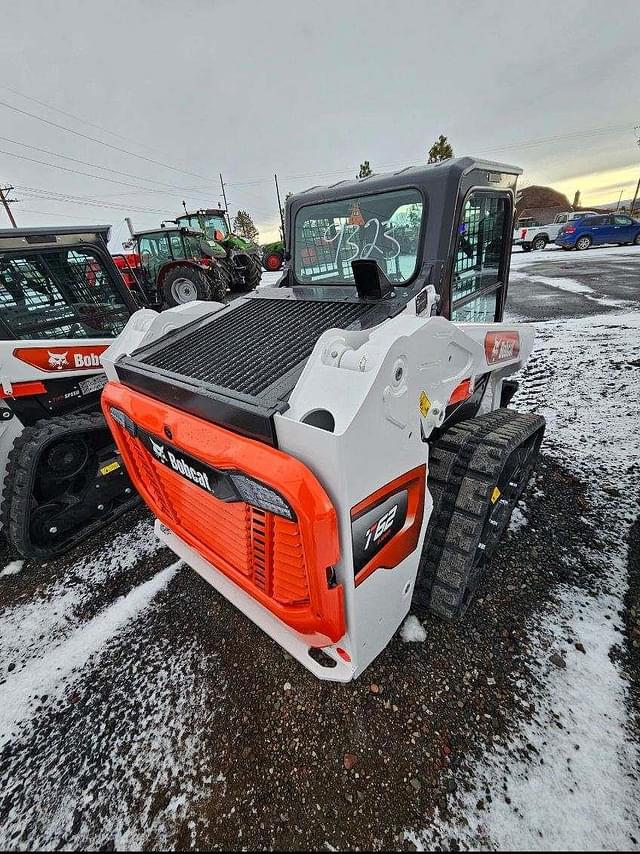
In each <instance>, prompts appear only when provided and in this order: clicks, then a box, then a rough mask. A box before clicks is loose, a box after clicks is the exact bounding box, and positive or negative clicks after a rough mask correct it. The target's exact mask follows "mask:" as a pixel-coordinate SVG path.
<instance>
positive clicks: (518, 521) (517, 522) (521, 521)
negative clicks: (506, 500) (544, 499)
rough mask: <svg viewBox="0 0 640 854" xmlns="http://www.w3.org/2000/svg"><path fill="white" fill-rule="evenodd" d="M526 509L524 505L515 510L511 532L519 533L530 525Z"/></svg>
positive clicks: (510, 527)
mask: <svg viewBox="0 0 640 854" xmlns="http://www.w3.org/2000/svg"><path fill="white" fill-rule="evenodd" d="M525 509H526V508H525V506H524V503H522V504H521V506H520V507H514V508H513V513H512V514H511V521H510V522H509V528H508V530H509V531H519V530H520V528H525V527H526V526H527V525H528V524H529V520H528V518H527V516H526V514H525V512H524V510H525Z"/></svg>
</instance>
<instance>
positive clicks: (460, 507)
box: [413, 409, 545, 619]
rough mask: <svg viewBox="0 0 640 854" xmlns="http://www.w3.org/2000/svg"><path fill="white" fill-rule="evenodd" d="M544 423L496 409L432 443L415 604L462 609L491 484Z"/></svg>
mask: <svg viewBox="0 0 640 854" xmlns="http://www.w3.org/2000/svg"><path fill="white" fill-rule="evenodd" d="M544 424H545V422H544V419H543V418H541V417H540V416H537V415H531V414H518V413H516V412H514V411H513V410H508V409H498V410H495V411H494V412H491V413H489V414H487V415H481V416H479V417H477V418H471V419H469V420H467V421H462V422H460V423H459V424H457V425H455V426H454V427H452V428H451V429H450V430H448V431H447V432H446V433H445V434H444V436H442V437H441V438H440V439H438V440H437V441H436V442H434V443H433V445H432V446H431V450H430V454H429V475H428V485H429V491H430V492H431V495H432V497H433V502H434V506H433V511H432V514H431V518H430V520H429V525H428V527H427V532H426V535H425V542H424V547H423V551H422V556H421V559H420V565H419V568H418V577H417V580H416V588H415V592H414V599H413V604H414V607H415V608H416V609H417V610H421V611H424V610H431V611H434V612H435V613H437V614H439V615H440V616H442V617H445V618H447V619H454V618H456V617H459V616H460V615H461V614H462V613H463V611H464V609H465V607H466V604H467V603H465V593H466V591H467V586H468V581H469V574H470V570H471V567H472V564H473V560H474V558H475V554H476V550H477V548H478V545H479V543H480V541H481V537H482V534H483V530H484V527H485V522H486V519H487V516H488V512H489V508H490V506H491V503H490V502H491V493H492V492H493V488H494V487H495V485H496V483H497V481H498V479H499V476H500V473H501V471H502V469H503V467H504V464H505V462H506V460H507V459H508V457H509V456H510V454H511V453H512V452H513V451H514V450H515V449H516V448H517V447H518V446H519V445H522V444H524V443H525V442H526V441H527V440H528V439H530V438H531V437H532V436H533V435H534V434H535V433H538V432H540V433H541V432H542V431H543V430H544ZM514 503H515V502H514ZM511 509H513V508H512V507H511V508H510V509H509V513H508V514H507V515H506V517H505V519H504V521H503V524H502V525H501V526H500V529H499V530H496V531H495V532H493V534H494V535H493V536H492V537H491V540H490V541H489V542H487V543H486V544H485V559H488V558H489V556H490V554H491V552H492V551H493V549H494V548H495V545H496V544H497V542H498V541H499V537H500V534H501V533H502V531H503V530H504V527H505V526H506V522H507V521H508V519H509V516H510V513H511Z"/></svg>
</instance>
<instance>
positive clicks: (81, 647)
mask: <svg viewBox="0 0 640 854" xmlns="http://www.w3.org/2000/svg"><path fill="white" fill-rule="evenodd" d="M179 565H180V561H177V562H176V563H174V564H172V565H171V566H168V567H167V568H166V569H163V570H162V571H161V572H159V573H158V574H157V575H155V576H154V577H153V578H151V579H149V581H145V582H144V584H140V585H139V586H138V587H135V588H134V589H133V590H132V591H131V592H130V593H128V594H127V595H126V596H121V597H120V598H119V599H117V600H116V601H115V602H114V603H113V604H112V605H109V607H107V608H105V609H104V611H102V612H101V613H100V614H98V616H97V617H94V618H93V619H92V620H90V621H89V622H88V623H86V624H85V625H84V626H82V627H81V628H79V629H77V630H76V631H74V632H73V633H72V634H71V635H70V636H69V637H68V638H67V639H66V640H64V641H62V643H59V644H58V645H57V646H53V647H52V648H51V649H50V650H49V651H48V652H47V653H45V655H43V656H42V657H41V658H39V659H37V660H36V661H35V662H34V663H32V664H30V665H29V666H28V667H25V668H24V669H22V670H20V671H12V672H10V673H8V674H7V677H6V683H5V685H4V686H3V689H2V695H3V699H2V704H1V705H0V747H2V746H4V744H6V743H7V742H8V741H12V740H13V738H14V737H15V735H16V728H18V727H19V726H21V725H23V724H24V723H25V722H26V721H28V720H29V719H30V718H31V717H32V716H33V715H34V714H35V712H36V710H37V708H38V706H39V703H40V702H41V698H42V697H43V696H45V697H46V699H47V702H51V701H52V700H54V699H56V698H57V697H60V696H61V695H62V694H63V693H64V691H65V688H66V686H67V685H68V682H69V680H70V679H71V680H72V678H73V674H74V673H75V672H77V671H78V670H80V669H81V668H82V667H84V666H85V665H86V664H87V663H88V662H89V661H90V660H91V659H92V658H93V657H94V656H96V655H98V654H99V653H100V650H101V649H102V647H104V645H105V644H106V643H107V642H108V641H109V640H110V639H111V638H112V637H113V636H114V635H116V634H117V633H118V632H119V631H120V630H121V629H122V628H123V627H124V626H125V625H126V624H127V623H129V622H130V621H132V620H134V619H135V618H136V617H137V616H138V614H139V613H140V611H141V610H142V609H143V608H145V607H146V606H147V605H148V604H149V602H150V601H151V600H152V599H153V597H154V596H156V595H157V594H158V593H159V592H160V591H161V590H164V589H165V588H166V586H167V585H168V583H169V582H170V581H171V579H172V578H173V576H174V575H175V573H176V570H177V568H178V566H179Z"/></svg>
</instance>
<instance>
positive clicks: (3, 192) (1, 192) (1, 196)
mask: <svg viewBox="0 0 640 854" xmlns="http://www.w3.org/2000/svg"><path fill="white" fill-rule="evenodd" d="M11 190H13V187H0V202H1V203H2V204H3V205H4V209H5V210H6V212H7V216H8V217H9V222H10V223H11V225H12V227H13V228H17V227H18V226H17V223H16V221H15V219H14V217H13V213H12V212H11V207H10V205H12V204H14V203H15V202H17V201H18V200H17V199H8V198H7V193H10V192H11Z"/></svg>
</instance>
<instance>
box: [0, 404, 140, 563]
mask: <svg viewBox="0 0 640 854" xmlns="http://www.w3.org/2000/svg"><path fill="white" fill-rule="evenodd" d="M105 427H106V422H105V420H104V416H103V415H102V413H101V412H92V413H76V414H71V415H68V416H56V417H54V418H44V419H41V420H40V421H36V423H35V424H33V425H32V426H30V427H25V429H24V430H23V431H22V433H21V434H20V435H19V436H18V437H17V438H16V440H15V442H14V443H13V447H12V449H11V451H10V452H9V455H8V458H7V469H6V476H5V482H4V492H3V500H2V505H1V507H0V513H1V514H2V523H3V528H4V532H5V535H6V536H7V538H8V539H9V541H10V542H11V543H12V544H13V545H14V546H15V547H16V548H17V550H18V551H19V552H20V554H22V555H23V556H24V557H27V558H33V557H35V558H48V557H53V556H54V555H57V554H62V553H63V552H65V551H68V550H69V549H71V548H73V547H74V546H75V545H76V544H77V543H78V542H79V541H80V540H81V539H83V538H84V537H86V536H89V535H90V534H92V533H93V532H94V531H96V530H98V529H99V528H102V527H103V526H104V525H106V524H107V523H108V522H110V521H111V520H112V519H115V518H116V517H117V516H119V515H120V514H121V513H123V512H124V511H125V510H128V509H129V508H131V507H133V506H134V505H135V504H137V503H138V501H139V500H140V499H139V498H138V496H137V495H135V494H134V496H133V497H132V498H131V499H130V500H129V501H127V502H123V504H122V505H120V506H119V507H118V508H117V509H116V510H115V511H114V512H112V513H109V514H107V515H105V516H101V517H100V519H99V520H96V521H95V522H91V523H90V524H89V525H88V526H87V527H86V528H85V529H84V530H83V531H80V532H78V534H77V535H76V536H74V537H73V538H72V539H70V541H69V542H68V543H67V544H66V545H64V546H63V547H60V548H59V549H54V550H51V551H50V552H47V551H45V550H40V549H36V550H34V549H32V548H31V547H30V543H31V538H30V535H29V519H30V515H31V509H32V506H31V505H32V493H33V480H34V476H35V472H34V468H35V467H36V466H37V465H38V463H39V460H40V455H41V451H42V449H43V447H44V446H45V445H47V444H48V443H49V441H50V440H51V439H53V438H55V437H61V436H63V435H64V434H65V433H69V432H73V433H78V432H92V431H94V430H97V429H104V428H105Z"/></svg>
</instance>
